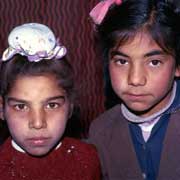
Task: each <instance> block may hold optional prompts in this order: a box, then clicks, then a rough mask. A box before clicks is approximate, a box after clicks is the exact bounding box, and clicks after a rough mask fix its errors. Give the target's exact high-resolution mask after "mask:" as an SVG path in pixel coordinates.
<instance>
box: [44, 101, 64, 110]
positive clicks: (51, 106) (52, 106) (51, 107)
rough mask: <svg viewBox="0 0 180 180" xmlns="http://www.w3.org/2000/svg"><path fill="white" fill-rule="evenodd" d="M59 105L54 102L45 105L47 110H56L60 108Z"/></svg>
mask: <svg viewBox="0 0 180 180" xmlns="http://www.w3.org/2000/svg"><path fill="white" fill-rule="evenodd" d="M60 106H61V105H60V104H59V103H56V102H50V103H48V104H47V105H46V108H47V109H56V108H58V107H60Z"/></svg>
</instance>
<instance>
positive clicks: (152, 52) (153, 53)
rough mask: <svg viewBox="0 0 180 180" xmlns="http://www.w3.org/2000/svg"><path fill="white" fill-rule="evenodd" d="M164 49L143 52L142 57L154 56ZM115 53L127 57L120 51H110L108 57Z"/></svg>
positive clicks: (162, 52)
mask: <svg viewBox="0 0 180 180" xmlns="http://www.w3.org/2000/svg"><path fill="white" fill-rule="evenodd" d="M164 54H165V53H164V51H162V50H152V51H150V52H148V53H146V54H144V57H150V56H155V55H164ZM115 55H119V56H123V57H126V58H129V56H128V55H127V54H125V53H123V52H121V51H119V50H118V51H112V52H111V53H110V58H112V57H113V56H115Z"/></svg>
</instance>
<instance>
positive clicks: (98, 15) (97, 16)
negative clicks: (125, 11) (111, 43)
mask: <svg viewBox="0 0 180 180" xmlns="http://www.w3.org/2000/svg"><path fill="white" fill-rule="evenodd" d="M114 3H115V4H116V5H120V4H121V3H122V0H104V1H101V2H99V3H98V4H97V5H96V6H95V7H94V8H93V9H92V10H91V12H90V14H89V15H90V17H91V18H92V20H93V21H94V23H95V24H98V25H99V24H101V22H102V21H103V19H104V17H105V16H106V14H107V12H108V10H109V8H110V6H111V5H112V4H114Z"/></svg>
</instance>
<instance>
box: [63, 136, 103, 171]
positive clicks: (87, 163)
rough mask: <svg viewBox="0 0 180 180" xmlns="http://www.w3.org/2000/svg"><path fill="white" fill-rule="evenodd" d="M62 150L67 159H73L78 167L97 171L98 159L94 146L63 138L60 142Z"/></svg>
mask: <svg viewBox="0 0 180 180" xmlns="http://www.w3.org/2000/svg"><path fill="white" fill-rule="evenodd" d="M62 148H63V149H64V152H65V154H66V155H67V156H68V157H71V158H72V157H73V159H74V160H75V161H76V162H77V163H78V166H83V167H88V168H90V169H99V166H100V163H99V157H98V154H97V150H96V148H95V146H94V145H92V144H88V143H86V142H83V141H81V140H78V139H74V138H69V137H65V138H64V140H63V141H62ZM71 160H72V159H71ZM95 171H96V170H95Z"/></svg>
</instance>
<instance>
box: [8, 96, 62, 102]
mask: <svg viewBox="0 0 180 180" xmlns="http://www.w3.org/2000/svg"><path fill="white" fill-rule="evenodd" d="M58 99H63V100H64V99H65V96H64V95H60V96H54V97H49V98H47V99H46V100H45V101H53V100H58ZM6 101H7V102H8V103H9V102H11V101H13V102H18V103H28V101H26V100H24V99H19V98H15V97H7V98H6Z"/></svg>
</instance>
